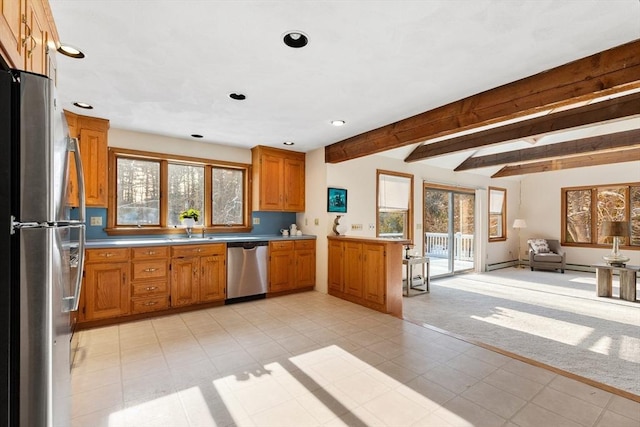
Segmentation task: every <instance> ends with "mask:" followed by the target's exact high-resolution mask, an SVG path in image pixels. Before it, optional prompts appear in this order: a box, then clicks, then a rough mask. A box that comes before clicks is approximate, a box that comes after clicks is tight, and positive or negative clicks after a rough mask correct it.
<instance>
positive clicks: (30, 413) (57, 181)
mask: <svg viewBox="0 0 640 427" xmlns="http://www.w3.org/2000/svg"><path fill="white" fill-rule="evenodd" d="M0 147H1V148H0V151H1V154H0V271H2V279H1V280H2V284H1V285H0V304H1V305H0V316H1V318H0V381H2V386H1V387H0V402H1V403H0V405H2V406H1V407H0V425H3V426H39V427H51V426H55V427H58V426H68V425H70V424H71V415H70V414H71V404H70V403H71V381H70V379H71V378H70V377H71V375H70V370H71V365H70V341H71V336H72V324H71V323H72V320H71V319H72V318H74V316H73V313H72V312H73V311H74V310H77V307H78V297H79V295H80V284H81V281H82V268H83V262H84V240H85V225H84V218H85V213H84V194H83V193H84V185H83V181H82V163H81V161H80V156H79V150H78V142H77V140H75V139H73V140H72V139H70V138H69V137H68V129H67V125H66V121H65V118H64V113H63V111H62V109H61V108H60V106H59V105H57V103H56V98H55V87H54V85H53V82H52V81H51V80H50V79H49V78H47V77H45V76H41V75H37V74H32V73H27V72H22V71H0ZM70 153H73V155H70ZM74 159H75V160H74ZM71 161H73V162H75V164H76V170H77V174H78V181H77V183H78V184H77V187H78V189H79V192H80V208H79V209H78V212H77V213H76V212H74V213H73V216H74V217H76V218H78V219H76V220H72V219H71V209H70V208H69V207H68V203H67V201H66V194H67V185H68V178H69V163H70V162H71Z"/></svg>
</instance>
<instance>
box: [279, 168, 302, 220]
mask: <svg viewBox="0 0 640 427" xmlns="http://www.w3.org/2000/svg"><path fill="white" fill-rule="evenodd" d="M283 167H284V197H285V199H284V207H283V208H284V210H286V211H293V212H304V160H296V159H284V165H283Z"/></svg>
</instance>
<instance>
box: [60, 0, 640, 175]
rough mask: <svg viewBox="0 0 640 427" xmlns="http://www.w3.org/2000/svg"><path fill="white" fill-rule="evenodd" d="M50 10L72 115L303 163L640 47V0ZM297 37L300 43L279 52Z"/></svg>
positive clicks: (199, 2)
mask: <svg viewBox="0 0 640 427" xmlns="http://www.w3.org/2000/svg"><path fill="white" fill-rule="evenodd" d="M50 4H51V8H52V11H53V15H54V19H55V21H56V25H57V28H58V32H59V35H60V38H61V41H62V42H63V43H68V44H71V45H74V46H76V47H78V48H80V49H81V50H82V51H83V52H84V53H85V54H86V58H85V59H82V60H77V59H70V58H66V57H63V56H61V55H58V90H59V95H60V97H61V99H62V101H63V103H64V108H65V109H68V110H71V111H74V112H77V113H79V114H85V115H91V116H97V117H103V118H107V119H109V120H110V121H111V126H112V127H113V128H121V129H127V130H134V131H142V132H149V133H155V134H160V135H167V136H173V137H178V138H186V139H189V138H190V136H189V135H191V134H193V133H197V134H202V135H204V138H203V141H206V142H211V143H217V144H224V145H233V146H240V147H247V148H249V147H253V146H255V145H257V144H263V145H269V146H274V147H283V145H282V143H283V142H284V141H293V142H295V146H294V147H293V149H295V150H298V151H305V152H306V151H310V150H313V149H315V148H318V147H322V146H326V145H329V144H331V143H334V142H337V141H341V140H343V139H346V138H348V137H351V136H354V135H358V134H360V133H363V132H366V131H369V130H372V129H375V128H378V127H380V126H383V125H386V124H389V123H392V122H395V121H398V120H400V119H403V118H406V117H409V116H412V115H415V114H418V113H421V112H423V111H427V110H430V109H433V108H435V107H438V106H441V105H444V104H447V103H449V102H452V101H456V100H459V99H461V98H464V97H467V96H470V95H473V94H476V93H478V92H482V91H484V90H487V89H491V88H494V87H496V86H500V85H502V84H505V83H509V82H512V81H514V80H517V79H520V78H523V77H527V76H530V75H533V74H536V73H538V72H541V71H544V70H547V69H550V68H553V67H556V66H558V65H562V64H565V63H567V62H570V61H573V60H576V59H579V58H582V57H585V56H588V55H591V54H594V53H596V52H600V51H602V50H605V49H608V48H611V47H614V46H618V45H621V44H623V43H626V42H629V41H632V40H635V39H638V38H640V2H639V1H638V0H608V1H605V0H601V1H595V0H594V1H591V0H582V1H577V0H564V1H560V0H556V1H550V0H521V1H506V0H423V1H419V0H413V1H411V0H389V1H372V0H369V1H367V0H325V1H301V0H288V1H267V0H264V1H244V0H243V1H241V0H221V1H212V0H210V1H207V0H180V1H178V0H174V1H169V0H154V1H148V0H146V1H145V0H128V1H124V0H122V1H115V0H92V1H77V0H50ZM292 30H295V31H302V32H304V33H305V34H307V35H308V37H309V44H308V45H307V46H306V47H304V48H301V49H292V48H289V47H287V46H285V45H284V44H283V42H282V37H283V35H284V34H285V33H286V32H289V31H292ZM232 92H237V93H243V94H245V95H246V96H247V99H246V100H244V101H235V100H232V99H230V98H229V97H228V95H229V94H230V93H232ZM75 101H83V102H88V103H90V104H92V105H93V106H94V107H95V108H94V109H93V110H90V111H87V110H81V109H79V108H76V107H74V106H72V103H73V102H75ZM333 119H342V120H345V121H346V122H347V123H346V125H345V126H342V127H334V126H331V125H330V124H329V121H330V120H333ZM631 127H632V128H633V127H636V128H637V127H640V124H639V123H638V122H635V124H632V125H631ZM595 132H596V133H598V131H595ZM551 139H553V138H551ZM515 144H521V145H522V144H525V145H526V144H527V143H523V142H520V143H515ZM413 147H414V146H411V147H405V148H403V149H398V150H392V151H391V152H389V153H388V154H389V155H391V156H394V157H397V158H404V157H405V156H406V155H407V154H408V153H409V152H410V151H411V150H412V149H413ZM485 150H490V149H485ZM484 153H488V151H483V152H482V153H479V154H484ZM470 154H471V153H458V154H454V155H451V156H448V158H447V159H444V160H443V159H436V161H437V164H438V166H443V165H445V164H446V165H449V166H451V167H455V166H457V165H458V164H459V163H461V162H462V160H464V159H465V158H466V157H467V156H469V155H470ZM426 163H427V164H428V163H429V161H426ZM495 170H496V168H494V169H492V170H491V171H488V172H486V173H487V174H491V173H493V172H494V171H495Z"/></svg>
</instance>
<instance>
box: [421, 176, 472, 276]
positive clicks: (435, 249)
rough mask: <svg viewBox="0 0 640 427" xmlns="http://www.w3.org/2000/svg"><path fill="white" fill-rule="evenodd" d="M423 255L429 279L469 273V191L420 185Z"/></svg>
mask: <svg viewBox="0 0 640 427" xmlns="http://www.w3.org/2000/svg"><path fill="white" fill-rule="evenodd" d="M423 212H424V221H423V224H424V243H425V250H424V253H425V254H426V255H427V256H428V257H429V258H430V262H431V276H432V277H437V276H445V275H450V274H454V273H457V272H460V271H467V270H473V268H474V249H475V246H474V245H475V194H474V191H473V190H466V189H458V188H455V189H454V188H449V187H443V186H440V185H434V184H425V185H424V210H423Z"/></svg>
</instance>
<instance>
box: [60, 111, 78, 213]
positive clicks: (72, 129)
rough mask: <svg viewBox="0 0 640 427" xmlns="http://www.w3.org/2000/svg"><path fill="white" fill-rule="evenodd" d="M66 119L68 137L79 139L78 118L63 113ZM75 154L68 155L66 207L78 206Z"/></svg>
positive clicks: (71, 114) (66, 112) (68, 113)
mask: <svg viewBox="0 0 640 427" xmlns="http://www.w3.org/2000/svg"><path fill="white" fill-rule="evenodd" d="M64 116H65V118H66V119H67V127H68V128H69V136H70V137H71V138H78V137H79V132H80V131H79V130H78V116H77V115H75V114H73V113H70V112H68V111H65V112H64ZM74 156H75V153H71V152H70V153H69V160H68V162H69V182H68V183H67V205H68V206H78V180H77V179H76V162H75V160H74V158H73V157H74Z"/></svg>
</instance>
